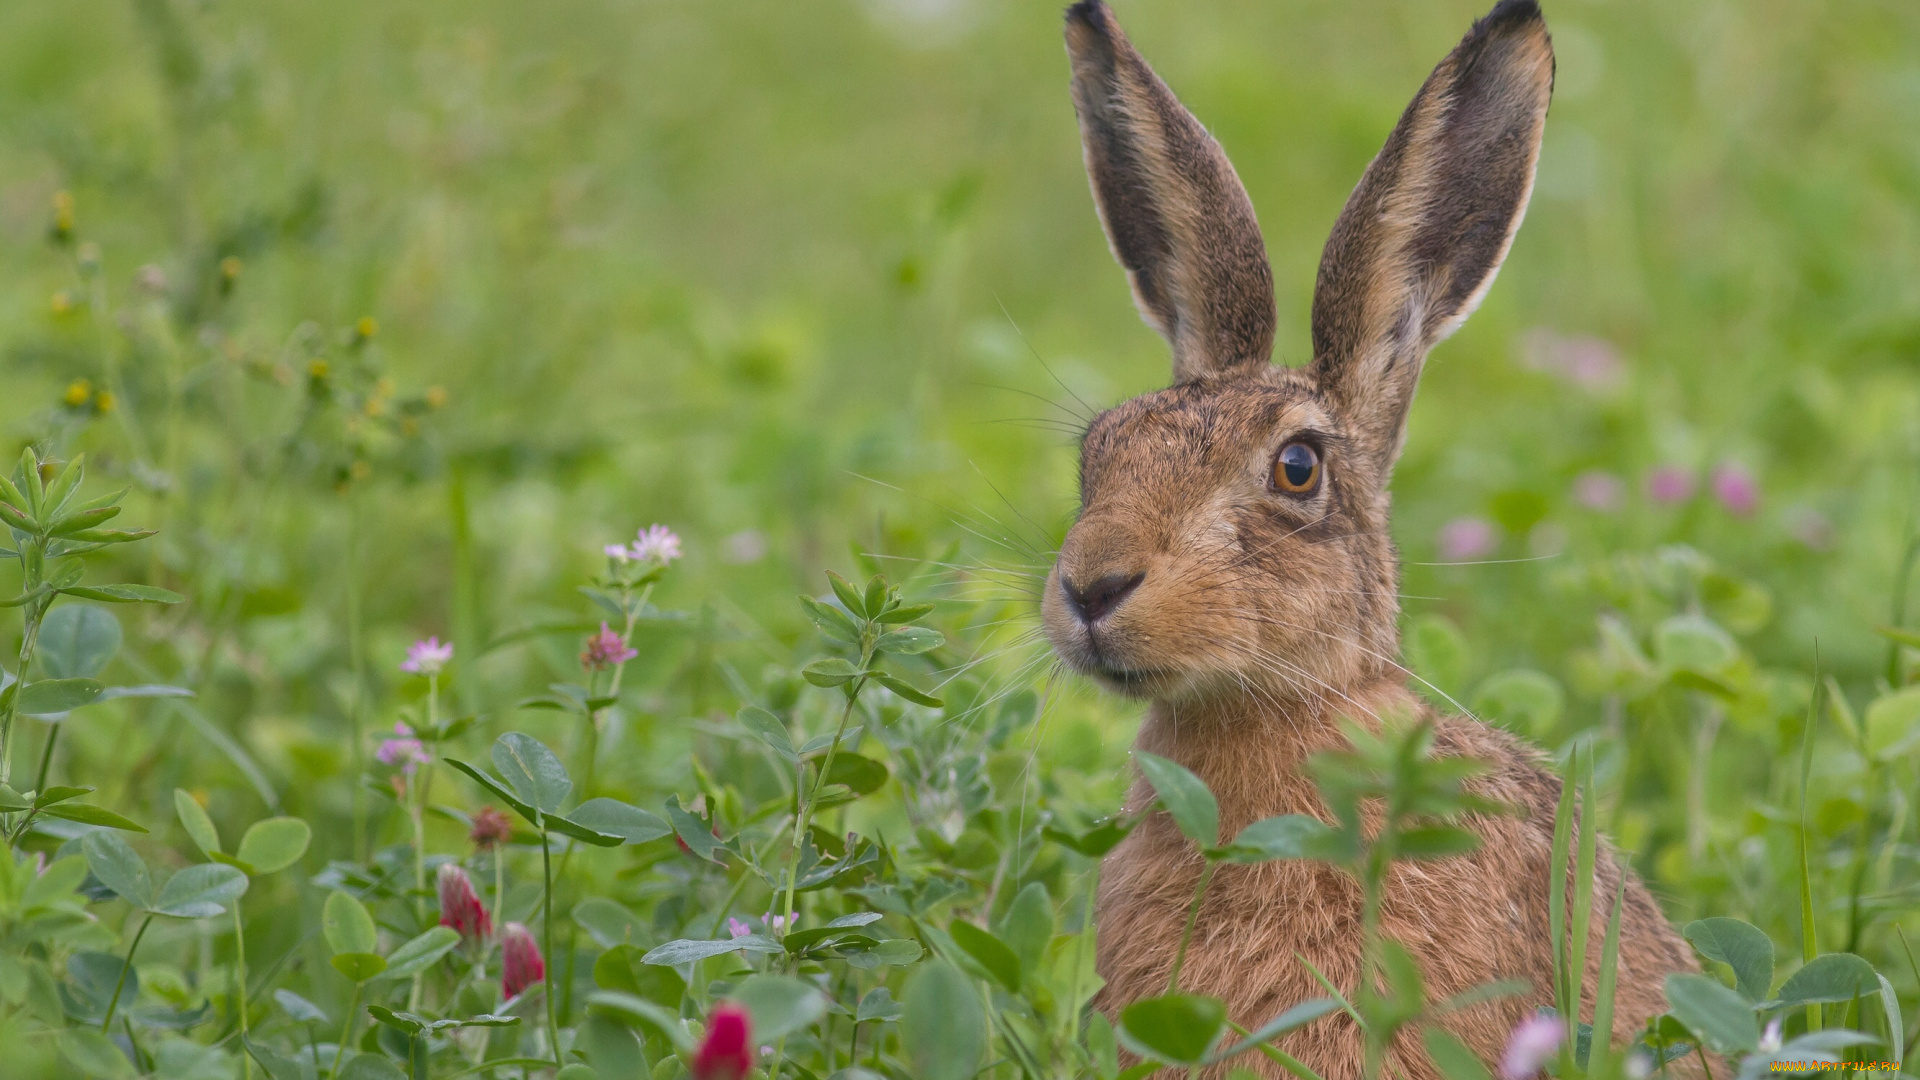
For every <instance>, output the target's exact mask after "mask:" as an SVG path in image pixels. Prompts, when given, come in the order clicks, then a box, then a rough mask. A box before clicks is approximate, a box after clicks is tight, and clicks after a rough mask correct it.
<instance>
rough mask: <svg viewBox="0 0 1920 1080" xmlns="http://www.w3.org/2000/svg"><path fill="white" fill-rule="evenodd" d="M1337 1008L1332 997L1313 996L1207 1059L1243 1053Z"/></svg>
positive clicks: (1224, 1057) (1218, 1059) (1221, 1059)
mask: <svg viewBox="0 0 1920 1080" xmlns="http://www.w3.org/2000/svg"><path fill="white" fill-rule="evenodd" d="M1339 1008H1340V1003H1339V1002H1337V1001H1335V1000H1333V999H1332V998H1313V999H1312V1000H1310V1001H1303V1002H1301V1003H1300V1004H1298V1005H1295V1006H1294V1007H1293V1008H1291V1009H1288V1010H1286V1011H1285V1012H1282V1013H1281V1014H1280V1015H1279V1016H1276V1017H1274V1018H1273V1019H1271V1020H1269V1021H1267V1022H1266V1023H1264V1024H1261V1025H1260V1026H1259V1027H1258V1028H1255V1029H1254V1030H1253V1031H1251V1032H1248V1033H1247V1037H1246V1038H1244V1039H1242V1040H1240V1041H1239V1042H1238V1043H1235V1044H1234V1045H1232V1046H1229V1047H1227V1048H1225V1049H1223V1050H1221V1051H1219V1052H1218V1053H1215V1054H1212V1055H1210V1056H1209V1057H1208V1058H1207V1060H1208V1061H1210V1062H1213V1061H1225V1060H1227V1059H1228V1058H1230V1057H1236V1056H1238V1055H1240V1054H1244V1053H1246V1052H1247V1051H1249V1050H1252V1049H1254V1048H1256V1047H1258V1046H1260V1045H1262V1044H1264V1043H1270V1042H1272V1041H1273V1040H1275V1039H1277V1038H1279V1037H1280V1036H1282V1035H1285V1034H1286V1033H1288V1032H1290V1031H1292V1030H1294V1029H1295V1028H1302V1027H1305V1026H1307V1025H1308V1024H1311V1023H1313V1022H1314V1021H1315V1020H1318V1019H1320V1018H1321V1017H1323V1016H1325V1015H1327V1014H1328V1013H1330V1012H1337V1011H1338V1010H1339Z"/></svg>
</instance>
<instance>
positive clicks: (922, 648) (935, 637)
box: [873, 626, 947, 656]
mask: <svg viewBox="0 0 1920 1080" xmlns="http://www.w3.org/2000/svg"><path fill="white" fill-rule="evenodd" d="M946 643H947V639H946V638H945V637H944V636H943V635H942V634H941V633H940V631H938V630H930V629H928V628H927V627H924V626H903V627H901V628H900V629H898V630H889V631H887V632H886V633H884V634H881V635H880V637H879V639H878V640H877V641H875V642H874V643H873V648H874V651H875V652H883V653H893V654H894V655H896V656H915V655H918V654H920V653H923V652H929V651H931V650H934V649H937V648H939V647H940V646H942V645H945V644H946Z"/></svg>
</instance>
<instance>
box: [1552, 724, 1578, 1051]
mask: <svg viewBox="0 0 1920 1080" xmlns="http://www.w3.org/2000/svg"><path fill="white" fill-rule="evenodd" d="M1579 760H1580V748H1579V747H1578V746H1575V747H1574V750H1573V753H1572V754H1571V755H1569V756H1568V758H1567V775H1566V778H1565V779H1564V780H1562V781H1561V783H1560V808H1559V809H1558V810H1556V811H1554V815H1553V853H1552V854H1551V855H1549V856H1548V857H1547V925H1548V932H1549V933H1550V934H1552V935H1553V1005H1554V1008H1556V1009H1558V1010H1559V1011H1560V1015H1561V1017H1562V1018H1564V1017H1566V1016H1567V1015H1568V1012H1567V871H1568V869H1569V867H1568V864H1567V854H1568V851H1569V850H1570V849H1571V848H1572V846H1573V845H1572V837H1573V789H1574V777H1575V776H1577V775H1578V771H1577V769H1576V768H1575V766H1576V763H1577V762H1578V761H1579Z"/></svg>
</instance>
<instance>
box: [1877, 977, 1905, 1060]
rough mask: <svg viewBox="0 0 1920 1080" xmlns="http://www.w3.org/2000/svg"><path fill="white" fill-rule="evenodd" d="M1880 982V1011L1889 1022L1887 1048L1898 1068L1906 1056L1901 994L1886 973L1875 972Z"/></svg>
mask: <svg viewBox="0 0 1920 1080" xmlns="http://www.w3.org/2000/svg"><path fill="white" fill-rule="evenodd" d="M1874 978H1875V979H1877V980H1879V983H1880V1011H1881V1014H1882V1015H1883V1016H1884V1017H1885V1018H1886V1022H1887V1048H1888V1050H1889V1051H1890V1052H1891V1053H1892V1055H1893V1064H1894V1067H1895V1068H1896V1069H1897V1068H1899V1066H1900V1065H1901V1063H1902V1062H1903V1060H1904V1058H1905V1051H1906V1045H1907V1029H1906V1024H1905V1022H1904V1021H1903V1020H1902V1019H1901V1015H1900V995H1899V994H1898V993H1896V992H1895V991H1894V989H1893V983H1892V982H1890V981H1889V980H1888V979H1887V977H1886V976H1885V975H1881V974H1878V973H1875V975H1874Z"/></svg>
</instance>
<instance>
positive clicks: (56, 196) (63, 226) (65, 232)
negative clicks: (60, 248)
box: [51, 191, 73, 244]
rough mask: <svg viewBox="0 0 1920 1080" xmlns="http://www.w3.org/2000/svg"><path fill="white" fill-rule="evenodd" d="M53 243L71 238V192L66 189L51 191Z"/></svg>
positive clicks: (63, 241) (64, 241)
mask: <svg viewBox="0 0 1920 1080" xmlns="http://www.w3.org/2000/svg"><path fill="white" fill-rule="evenodd" d="M51 232H52V234H53V239H54V242H55V243H62V244H64V243H66V242H67V241H68V240H71V239H72V238H73V194H72V192H67V191H56V192H54V193H53V228H52V230H51Z"/></svg>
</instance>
